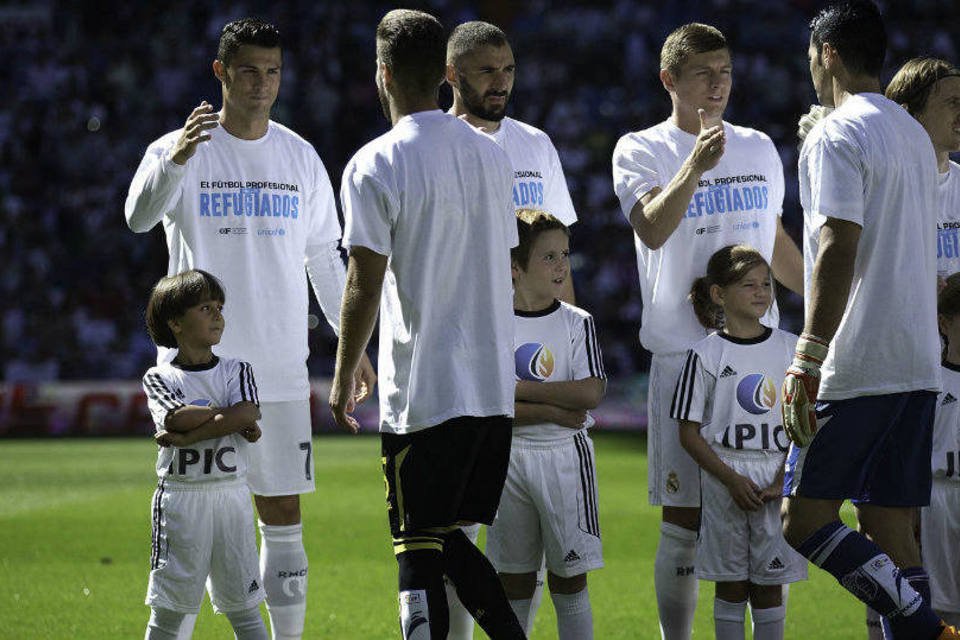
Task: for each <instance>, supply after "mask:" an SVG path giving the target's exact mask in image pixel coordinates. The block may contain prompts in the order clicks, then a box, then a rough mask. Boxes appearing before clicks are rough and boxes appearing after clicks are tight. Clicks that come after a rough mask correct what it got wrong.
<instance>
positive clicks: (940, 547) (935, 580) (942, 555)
mask: <svg viewBox="0 0 960 640" xmlns="http://www.w3.org/2000/svg"><path fill="white" fill-rule="evenodd" d="M920 518H921V522H920V541H921V545H922V547H921V549H922V551H923V566H924V568H926V570H927V573H929V574H930V595H931V600H932V601H933V608H934V609H936V610H937V611H946V612H960V554H958V553H957V532H958V531H960V482H957V481H956V480H946V479H944V478H934V479H933V490H932V491H931V493H930V506H929V507H923V509H921V510H920Z"/></svg>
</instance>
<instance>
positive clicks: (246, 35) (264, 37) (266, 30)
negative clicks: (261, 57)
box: [217, 18, 280, 67]
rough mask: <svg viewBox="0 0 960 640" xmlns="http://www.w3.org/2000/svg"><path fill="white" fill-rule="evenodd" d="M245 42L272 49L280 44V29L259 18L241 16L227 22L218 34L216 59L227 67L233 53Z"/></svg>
mask: <svg viewBox="0 0 960 640" xmlns="http://www.w3.org/2000/svg"><path fill="white" fill-rule="evenodd" d="M245 44H250V45H253V46H256V47H264V48H266V49H274V48H276V47H279V46H280V31H278V30H277V28H276V27H275V26H274V25H272V24H270V23H269V22H264V21H263V20H260V19H259V18H241V19H240V20H234V21H233V22H228V23H227V24H226V25H224V27H223V32H222V33H221V34H220V44H219V46H218V47H217V60H219V61H220V62H222V63H223V66H225V67H229V66H230V61H231V60H232V59H233V56H234V54H236V53H237V51H238V50H239V49H240V47H241V46H243V45H245Z"/></svg>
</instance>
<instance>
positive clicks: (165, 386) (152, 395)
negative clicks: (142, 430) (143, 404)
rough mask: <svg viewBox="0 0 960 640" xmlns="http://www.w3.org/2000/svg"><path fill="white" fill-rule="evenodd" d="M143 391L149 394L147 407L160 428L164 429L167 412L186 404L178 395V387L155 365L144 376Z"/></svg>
mask: <svg viewBox="0 0 960 640" xmlns="http://www.w3.org/2000/svg"><path fill="white" fill-rule="evenodd" d="M143 391H144V393H146V394H147V408H148V409H149V410H150V415H151V416H152V417H153V423H154V424H155V425H156V426H157V428H158V429H163V425H164V423H165V421H166V419H167V414H169V413H170V412H171V411H176V410H177V409H179V408H180V407H182V406H184V405H183V402H182V401H181V400H180V398H178V397H177V394H176V389H175V388H174V387H173V386H172V385H170V384H169V383H168V382H167V381H166V380H165V379H164V377H163V375H162V374H161V373H160V372H159V371H157V369H156V368H154V367H151V368H150V369H149V370H148V371H147V372H146V373H145V374H144V376H143Z"/></svg>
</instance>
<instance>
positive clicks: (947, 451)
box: [920, 273, 960, 626]
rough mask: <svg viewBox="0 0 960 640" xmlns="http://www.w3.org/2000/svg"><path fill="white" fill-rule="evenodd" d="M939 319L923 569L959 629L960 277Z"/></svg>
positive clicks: (935, 602)
mask: <svg viewBox="0 0 960 640" xmlns="http://www.w3.org/2000/svg"><path fill="white" fill-rule="evenodd" d="M937 320H938V324H939V328H940V335H942V336H943V339H944V342H945V343H946V347H945V349H944V352H943V362H942V366H943V370H942V371H941V372H940V374H941V376H942V378H943V391H941V392H940V394H939V396H938V397H937V410H936V417H935V418H934V422H933V457H932V470H933V490H932V492H931V494H930V506H928V507H923V508H922V509H921V511H920V519H921V524H920V541H921V550H922V554H923V566H924V568H925V569H926V570H927V572H928V573H929V574H930V596H931V603H930V604H931V605H932V606H933V609H934V611H936V612H937V614H939V615H940V617H941V618H942V619H943V621H944V622H946V623H947V624H952V625H954V626H957V625H960V554H958V553H957V531H960V459H958V458H960V402H958V400H960V273H955V274H953V275H951V276H949V277H947V279H946V284H945V286H944V288H943V290H941V291H940V295H939V296H938V297H937Z"/></svg>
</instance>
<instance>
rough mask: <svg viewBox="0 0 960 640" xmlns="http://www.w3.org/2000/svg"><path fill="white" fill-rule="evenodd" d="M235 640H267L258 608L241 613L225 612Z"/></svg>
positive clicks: (251, 608) (265, 628) (264, 626)
mask: <svg viewBox="0 0 960 640" xmlns="http://www.w3.org/2000/svg"><path fill="white" fill-rule="evenodd" d="M224 614H225V615H226V616H227V620H229V621H230V626H232V627H233V633H234V635H235V636H236V640H267V638H268V637H269V636H267V627H266V625H264V624H263V618H261V617H260V607H250V608H249V609H244V610H243V611H225V612H224Z"/></svg>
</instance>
